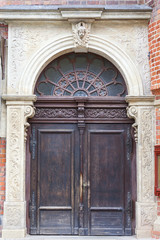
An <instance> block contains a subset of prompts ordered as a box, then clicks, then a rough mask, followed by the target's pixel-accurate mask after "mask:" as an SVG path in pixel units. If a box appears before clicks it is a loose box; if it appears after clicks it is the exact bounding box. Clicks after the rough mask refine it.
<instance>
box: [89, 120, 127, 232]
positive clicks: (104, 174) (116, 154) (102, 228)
mask: <svg viewBox="0 0 160 240" xmlns="http://www.w3.org/2000/svg"><path fill="white" fill-rule="evenodd" d="M126 129H127V128H126V127H124V125H122V124H88V126H87V133H86V134H87V135H88V136H87V137H88V144H87V145H88V181H89V182H90V184H89V186H90V187H89V190H88V208H89V213H90V214H89V216H90V217H89V229H90V230H89V233H90V235H124V234H125V199H126V196H125V195H126V189H125V162H126V147H125V144H126V140H127V137H126ZM127 181H130V180H129V179H128V180H127ZM129 187H130V186H129Z"/></svg>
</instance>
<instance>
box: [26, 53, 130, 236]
mask: <svg viewBox="0 0 160 240" xmlns="http://www.w3.org/2000/svg"><path fill="white" fill-rule="evenodd" d="M35 94H36V95H37V96H38V100H37V102H36V104H35V106H36V114H35V116H34V118H32V119H31V121H30V122H31V139H30V152H31V187H30V188H31V192H30V200H31V201H30V233H31V234H72V235H131V234H132V233H133V230H134V221H133V218H134V217H132V216H134V214H133V212H132V200H135V199H134V197H135V196H133V195H134V194H133V188H132V186H133V177H132V171H131V166H133V163H132V156H133V148H132V137H131V124H132V123H133V121H132V120H130V119H129V118H128V117H127V113H126V107H127V104H126V102H125V99H124V97H125V96H126V94H127V88H126V85H125V82H124V79H123V77H122V75H121V74H120V72H119V71H118V69H117V68H116V67H115V66H114V65H113V64H112V63H111V62H109V61H108V60H106V59H105V58H103V57H100V56H98V55H96V54H93V53H87V54H85V53H77V54H76V53H70V54H66V55H64V56H61V57H59V58H57V59H55V60H54V61H52V62H51V63H50V64H49V65H48V66H47V67H46V68H45V69H44V70H43V72H42V73H41V75H40V76H39V79H38V81H37V83H36V86H35ZM132 214H133V215H132Z"/></svg>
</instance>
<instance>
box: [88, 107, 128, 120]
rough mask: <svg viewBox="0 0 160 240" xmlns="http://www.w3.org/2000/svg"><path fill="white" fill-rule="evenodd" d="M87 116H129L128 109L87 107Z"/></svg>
mask: <svg viewBox="0 0 160 240" xmlns="http://www.w3.org/2000/svg"><path fill="white" fill-rule="evenodd" d="M85 117H86V118H127V113H126V109H105V108H100V109H86V110H85Z"/></svg>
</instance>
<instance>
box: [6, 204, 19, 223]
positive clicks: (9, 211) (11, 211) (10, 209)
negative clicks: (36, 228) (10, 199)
mask: <svg viewBox="0 0 160 240" xmlns="http://www.w3.org/2000/svg"><path fill="white" fill-rule="evenodd" d="M6 215H7V218H6V220H7V221H6V225H7V226H12V227H13V226H15V227H16V226H20V225H21V215H22V214H21V208H20V207H19V206H7V207H6Z"/></svg>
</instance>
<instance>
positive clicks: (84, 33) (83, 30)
mask: <svg viewBox="0 0 160 240" xmlns="http://www.w3.org/2000/svg"><path fill="white" fill-rule="evenodd" d="M90 29H91V23H85V22H79V23H72V31H73V37H74V45H75V47H77V46H81V47H88V42H89V34H90Z"/></svg>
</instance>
